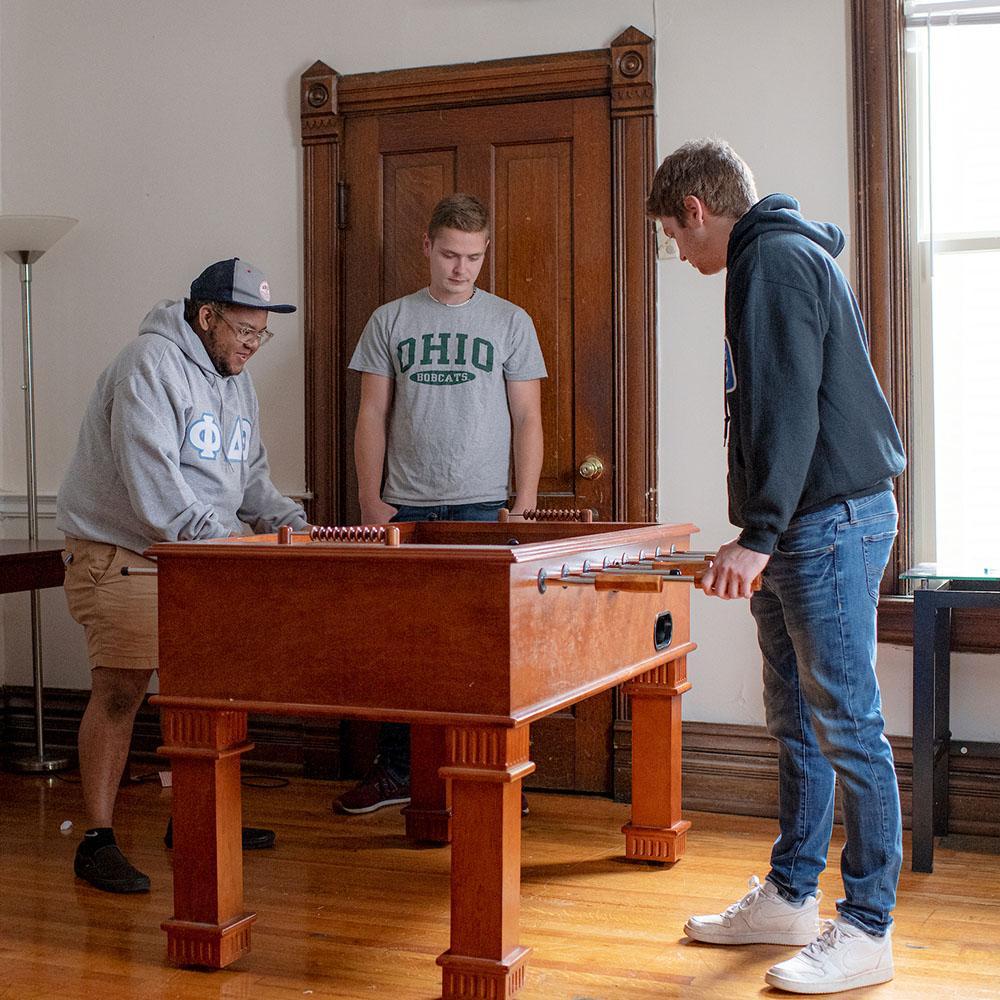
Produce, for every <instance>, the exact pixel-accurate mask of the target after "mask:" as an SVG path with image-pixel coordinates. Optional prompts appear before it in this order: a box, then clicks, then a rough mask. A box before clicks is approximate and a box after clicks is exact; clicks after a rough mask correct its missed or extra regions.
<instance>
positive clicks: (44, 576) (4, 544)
mask: <svg viewBox="0 0 1000 1000" xmlns="http://www.w3.org/2000/svg"><path fill="white" fill-rule="evenodd" d="M62 549H63V541H62V539H58V540H56V539H39V540H37V541H34V542H29V541H27V539H23V538H4V539H0V594H13V593H15V592H17V591H20V590H43V589H45V588H46V587H61V586H62V584H63V573H64V570H63V563H62Z"/></svg>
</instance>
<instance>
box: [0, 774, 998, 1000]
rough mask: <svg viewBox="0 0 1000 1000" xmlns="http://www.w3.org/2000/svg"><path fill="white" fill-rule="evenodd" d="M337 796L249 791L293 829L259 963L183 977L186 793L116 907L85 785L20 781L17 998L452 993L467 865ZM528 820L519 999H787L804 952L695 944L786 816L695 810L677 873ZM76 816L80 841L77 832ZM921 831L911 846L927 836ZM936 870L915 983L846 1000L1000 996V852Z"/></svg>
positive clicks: (142, 851) (582, 833) (5, 799)
mask: <svg viewBox="0 0 1000 1000" xmlns="http://www.w3.org/2000/svg"><path fill="white" fill-rule="evenodd" d="M341 787H342V786H338V785H336V784H331V783H329V782H319V781H305V780H300V779H294V780H292V782H291V783H290V784H289V785H288V786H287V787H280V788H268V789H263V788H256V787H245V788H244V790H243V791H244V816H245V818H246V820H247V822H252V823H254V824H257V825H264V826H271V827H274V828H275V829H276V830H277V832H278V838H279V841H278V847H277V849H275V850H273V851H265V852H258V853H248V854H246V855H245V870H246V897H247V902H248V905H249V906H251V907H253V908H255V909H256V910H257V911H258V914H259V917H258V921H257V924H256V925H255V927H254V938H253V940H254V946H253V951H252V952H251V953H250V955H248V956H246V957H245V958H243V959H242V960H241V961H239V962H238V963H236V964H235V965H233V966H230V967H229V968H228V969H224V970H219V971H214V972H204V971H192V970H185V969H177V968H174V967H172V966H170V965H168V964H167V962H166V959H165V949H166V938H165V935H164V934H163V933H162V932H161V931H160V929H159V925H160V922H161V920H163V919H165V918H167V917H169V916H170V914H171V910H172V905H171V904H172V896H171V886H170V857H171V856H170V852H169V851H167V850H166V849H165V848H164V847H163V842H162V836H163V831H164V827H165V824H166V820H167V815H168V812H169V802H170V800H169V796H170V792H169V790H163V789H161V788H160V787H159V785H158V784H142V785H137V786H133V787H129V788H126V789H124V790H123V791H122V794H121V796H120V799H119V807H118V813H117V815H116V820H117V828H118V831H119V840H120V843H121V844H122V846H123V848H124V849H125V851H126V853H127V854H128V855H129V857H130V859H131V860H132V861H133V862H134V863H135V864H136V865H137V866H138V867H139V868H141V869H142V870H144V871H146V872H147V873H148V874H149V875H150V877H151V878H152V880H153V889H152V892H151V893H149V894H148V895H145V896H133V897H127V896H110V895H106V894H104V893H99V892H97V891H96V890H94V889H92V888H90V887H89V886H87V885H86V884H84V883H82V882H78V881H76V880H75V879H74V878H73V876H72V863H73V853H74V851H75V849H76V844H77V841H78V839H79V836H80V834H81V832H82V828H81V826H80V824H82V823H83V815H82V809H81V799H80V789H79V786H78V785H76V784H71V783H68V782H66V781H62V780H59V779H53V778H35V777H25V776H22V775H11V774H0V998H2V1000H119V998H126V1000H129V998H136V1000H139V998H142V1000H291V998H294V997H311V998H313V1000H326V998H352V1000H353V998H365V997H383V998H391V1000H430V998H434V997H439V996H440V970H439V969H438V967H437V966H436V965H435V963H434V959H435V957H436V956H437V955H438V954H440V953H441V952H442V951H444V950H445V948H446V947H447V944H448V851H447V850H446V849H445V850H441V849H433V848H429V849H415V848H412V847H410V846H409V845H408V843H407V842H406V841H405V840H404V838H403V832H402V831H403V825H402V820H401V818H400V817H399V815H398V814H397V813H396V811H395V810H384V811H383V812H380V813H376V814H375V815H374V816H369V817H352V818H346V817H341V816H335V815H334V814H332V813H331V812H330V801H331V799H332V798H333V796H334V794H335V793H336V792H337V791H338V790H339V789H340V788H341ZM529 798H530V802H531V816H530V817H528V818H527V819H526V820H525V821H524V843H523V866H522V880H523V887H522V913H521V943H522V944H524V945H526V946H528V947H531V948H533V949H534V951H533V954H532V957H531V962H530V967H529V970H528V977H527V984H526V986H525V988H524V990H523V991H521V992H520V993H519V994H517V996H518V1000H522V998H523V1000H612V998H614V1000H619V998H621V1000H625V998H635V1000H652V998H654V997H655V998H657V1000H660V998H664V997H683V998H686V1000H730V998H732V1000H736V998H743V997H760V996H765V997H769V996H773V997H781V996H787V995H788V994H783V993H779V992H778V991H773V990H770V989H768V988H767V987H766V986H765V985H764V982H763V973H764V971H765V970H766V969H767V967H768V966H769V965H771V964H772V963H773V962H775V961H780V960H781V959H782V958H784V957H787V956H789V955H791V954H792V953H793V952H794V949H789V948H781V947H770V946H767V947H765V946H760V947H745V948H731V949H726V948H716V947H711V946H705V945H698V944H693V943H690V942H688V941H687V940H686V938H685V937H684V935H683V931H682V927H683V924H684V921H685V919H686V918H687V916H688V915H689V914H690V913H692V912H699V913H703V912H712V911H715V910H718V909H721V908H722V907H723V906H724V905H726V904H727V903H729V902H732V901H733V900H734V899H736V898H738V897H739V896H740V895H741V894H742V893H743V891H744V888H745V885H746V880H747V878H748V876H749V875H750V874H752V873H753V872H758V873H759V874H761V875H763V874H764V872H765V871H766V870H767V857H768V852H769V849H770V843H771V840H772V838H773V835H774V825H773V822H772V821H770V820H759V819H752V818H747V817H730V816H723V815H712V814H705V813H695V814H690V815H689V817H688V818H689V819H691V820H692V822H693V824H694V825H693V827H692V829H691V832H690V834H689V835H688V851H687V854H686V855H685V857H684V858H683V859H682V860H681V861H680V862H679V863H677V864H676V865H674V866H673V867H672V868H669V867H655V866H646V865H633V864H628V863H625V862H624V861H623V860H622V859H621V855H622V849H623V838H622V835H621V834H620V833H619V828H620V827H621V825H622V823H624V822H625V820H626V819H627V817H628V806H624V805H616V804H615V803H613V802H610V801H608V800H605V799H593V798H583V797H568V796H556V795H544V794H538V793H534V794H531V795H530V796H529ZM66 819H71V820H72V821H73V822H74V823H76V824H77V826H76V828H75V829H74V830H73V831H72V832H71V833H70V834H69V835H63V834H61V833H60V830H59V827H60V823H61V822H62V821H64V820H66ZM907 839H908V835H907ZM952 840H953V844H949V842H948V841H946V842H945V843H944V844H943V846H942V847H941V848H939V850H938V851H937V852H936V853H935V872H934V873H933V874H932V875H914V874H913V873H911V872H910V871H909V856H908V855H907V859H906V866H905V867H904V873H903V878H902V883H901V885H900V896H899V906H898V909H897V911H896V921H897V923H896V930H895V962H896V979H895V980H894V981H893V982H892V983H889V984H886V985H884V986H880V987H874V988H871V989H868V990H858V991H855V992H853V993H850V994H845V996H850V997H868V996H870V997H873V998H878V1000H979V998H984V1000H985V998H996V997H998V996H1000V855H997V854H994V853H980V852H979V849H980V848H981V846H982V845H981V843H980V842H975V841H971V840H969V839H968V838H963V839H959V838H952ZM840 845H841V839H840V829H839V828H838V829H837V831H836V833H835V837H834V845H833V848H832V850H831V860H832V862H833V868H834V870H833V871H832V872H828V873H827V874H826V875H825V876H824V878H823V881H822V888H823V891H824V893H825V899H824V901H823V903H822V906H821V909H822V912H823V914H824V916H832V915H833V909H834V907H833V904H834V901H835V900H836V898H837V896H838V895H839V892H840V888H839V877H838V875H837V873H836V868H837V858H838V854H839V849H840Z"/></svg>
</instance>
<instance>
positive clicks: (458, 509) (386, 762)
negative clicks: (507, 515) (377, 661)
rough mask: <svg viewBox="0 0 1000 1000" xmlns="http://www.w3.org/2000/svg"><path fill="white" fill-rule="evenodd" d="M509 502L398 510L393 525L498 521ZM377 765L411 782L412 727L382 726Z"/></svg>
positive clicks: (394, 775)
mask: <svg viewBox="0 0 1000 1000" xmlns="http://www.w3.org/2000/svg"><path fill="white" fill-rule="evenodd" d="M506 503H507V501H506V500H495V501H493V502H491V503H456V504H435V505H434V506H432V507H405V506H403V507H399V508H397V510H396V514H395V516H394V517H393V518H392V520H393V521H496V520H497V518H498V517H499V516H500V508H501V507H503V506H505V505H506ZM378 762H379V763H380V764H381V765H382V766H383V767H384V768H385V769H386V770H387V771H389V772H391V773H392V775H393V777H395V778H396V779H398V780H399V781H408V780H409V778H410V727H409V726H408V725H406V724H405V723H403V722H383V723H382V725H381V726H379V731H378Z"/></svg>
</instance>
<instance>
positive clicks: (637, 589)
mask: <svg viewBox="0 0 1000 1000" xmlns="http://www.w3.org/2000/svg"><path fill="white" fill-rule="evenodd" d="M594 590H621V591H626V592H628V593H631V594H660V593H662V592H663V577H662V576H656V575H655V574H650V575H649V576H641V575H639V574H638V573H598V574H597V577H596V578H595V579H594Z"/></svg>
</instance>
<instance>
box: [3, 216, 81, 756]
mask: <svg viewBox="0 0 1000 1000" xmlns="http://www.w3.org/2000/svg"><path fill="white" fill-rule="evenodd" d="M75 224H76V219H69V218H65V217H62V216H37V215H36V216H30V215H29V216H0V249H2V250H3V251H4V252H5V253H6V254H7V256H8V257H10V258H11V259H12V260H14V261H16V262H17V264H18V265H19V267H20V276H21V352H22V358H23V364H24V368H23V376H24V379H23V382H22V385H21V389H22V390H23V392H24V443H25V464H26V469H27V501H28V540H29V542H31V543H35V542H37V541H38V483H37V458H36V449H35V378H34V358H33V351H32V338H31V265H32V264H33V263H34V262H35V261H36V260H38V258H39V257H41V256H42V254H44V253H45V251H46V250H48V249H49V247H50V246H52V244H53V243H55V242H56V240H58V239H59V238H60V237H62V236H63V235H64V234H65V233H67V232H68V231H69V230H70V229H71V228H72V227H73V226H74V225H75ZM23 247H34V249H27V250H26V249H23ZM30 599H31V674H32V682H33V686H34V707H35V753H34V754H29V755H27V756H23V757H13V758H10V759H9V760H8V761H7V766H8V767H9V768H10V769H11V770H13V771H21V772H29V773H40V772H45V771H61V770H64V769H65V768H67V767H69V765H70V759H69V757H67V756H65V755H58V756H57V755H53V754H47V753H46V752H45V726H44V713H43V701H42V699H43V694H44V686H45V685H44V681H43V674H42V607H41V598H40V595H39V592H38V591H37V590H32V591H31V596H30Z"/></svg>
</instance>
